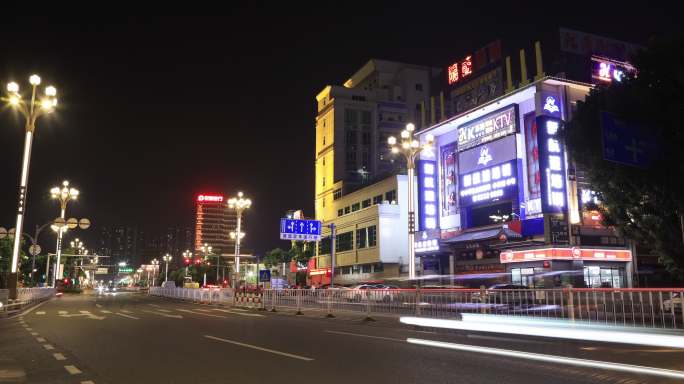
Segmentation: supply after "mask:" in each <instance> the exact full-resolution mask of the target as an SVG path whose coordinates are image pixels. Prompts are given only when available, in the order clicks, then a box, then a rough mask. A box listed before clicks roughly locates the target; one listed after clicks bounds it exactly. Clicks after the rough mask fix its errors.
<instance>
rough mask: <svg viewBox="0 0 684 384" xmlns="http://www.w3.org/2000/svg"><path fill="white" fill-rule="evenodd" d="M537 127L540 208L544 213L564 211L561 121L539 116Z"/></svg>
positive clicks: (564, 182)
mask: <svg viewBox="0 0 684 384" xmlns="http://www.w3.org/2000/svg"><path fill="white" fill-rule="evenodd" d="M537 127H538V131H537V137H538V139H539V143H538V146H539V168H540V170H541V172H540V174H541V175H540V176H541V192H542V209H543V211H544V212H546V213H561V212H565V210H566V209H567V208H566V207H567V201H566V200H567V199H566V178H565V148H564V145H563V142H562V139H561V137H560V130H561V121H560V120H559V119H555V118H552V117H547V116H539V117H537Z"/></svg>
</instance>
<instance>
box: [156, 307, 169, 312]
mask: <svg viewBox="0 0 684 384" xmlns="http://www.w3.org/2000/svg"><path fill="white" fill-rule="evenodd" d="M157 311H162V312H166V313H171V312H172V311H169V310H168V309H161V308H159V309H157Z"/></svg>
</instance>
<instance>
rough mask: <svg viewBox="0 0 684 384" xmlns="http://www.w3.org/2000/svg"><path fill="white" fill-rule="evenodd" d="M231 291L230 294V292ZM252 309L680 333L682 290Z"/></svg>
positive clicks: (226, 300)
mask: <svg viewBox="0 0 684 384" xmlns="http://www.w3.org/2000/svg"><path fill="white" fill-rule="evenodd" d="M228 292H229V293H228ZM150 294H153V295H157V296H165V297H172V298H177V299H183V300H190V301H195V302H206V303H216V304H222V305H241V304H240V300H238V299H239V297H240V295H241V294H240V293H239V292H238V294H237V295H234V294H233V292H232V289H217V288H215V289H211V290H210V289H192V288H159V287H153V288H151V289H150ZM261 294H262V295H263V297H262V299H261V300H260V302H256V303H254V304H252V305H251V306H255V307H260V308H265V309H277V308H290V309H296V310H297V312H302V311H304V310H307V309H309V310H311V309H313V310H318V311H323V312H327V313H329V314H334V313H336V312H356V313H361V314H365V315H366V316H367V317H371V316H372V315H373V314H383V315H398V316H406V315H410V316H425V317H433V318H458V317H459V316H460V314H461V313H483V314H493V315H508V316H527V317H538V318H547V319H567V320H570V321H582V322H589V323H600V324H608V325H610V324H613V325H620V326H633V327H645V328H665V329H684V313H683V309H682V297H684V288H654V289H637V288H627V289H612V288H596V289H594V288H563V289H517V290H510V289H363V290H361V289H349V288H337V289H317V290H309V289H284V290H264V291H263V292H262V293H261Z"/></svg>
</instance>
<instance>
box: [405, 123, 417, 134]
mask: <svg viewBox="0 0 684 384" xmlns="http://www.w3.org/2000/svg"><path fill="white" fill-rule="evenodd" d="M415 129H416V126H415V125H413V123H408V124H406V130H407V131H409V132H413V131H414V130H415Z"/></svg>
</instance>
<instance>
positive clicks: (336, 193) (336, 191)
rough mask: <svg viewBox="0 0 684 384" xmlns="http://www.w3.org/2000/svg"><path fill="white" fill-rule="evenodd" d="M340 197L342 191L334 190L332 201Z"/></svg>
mask: <svg viewBox="0 0 684 384" xmlns="http://www.w3.org/2000/svg"><path fill="white" fill-rule="evenodd" d="M340 197H342V189H339V188H338V189H336V190H334V191H333V200H337V199H339V198H340Z"/></svg>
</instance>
